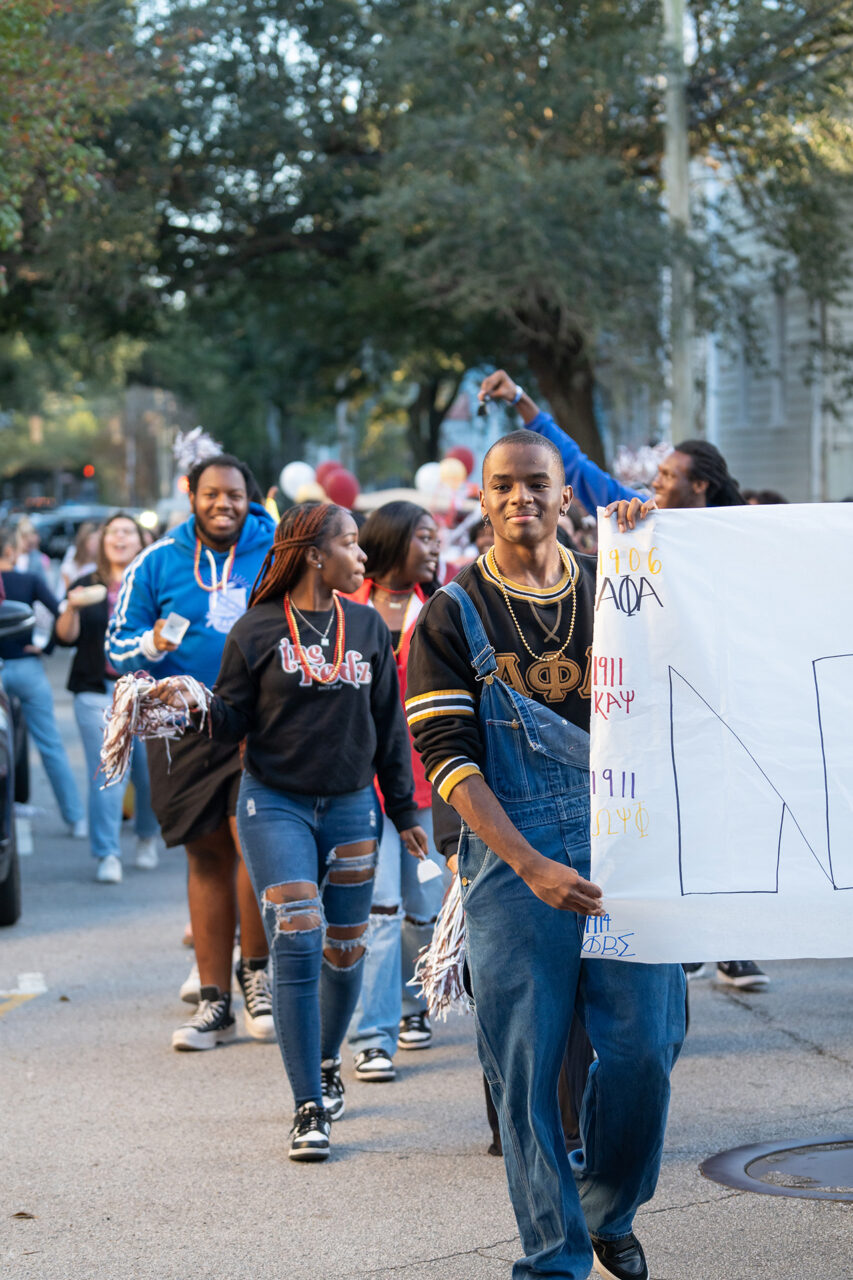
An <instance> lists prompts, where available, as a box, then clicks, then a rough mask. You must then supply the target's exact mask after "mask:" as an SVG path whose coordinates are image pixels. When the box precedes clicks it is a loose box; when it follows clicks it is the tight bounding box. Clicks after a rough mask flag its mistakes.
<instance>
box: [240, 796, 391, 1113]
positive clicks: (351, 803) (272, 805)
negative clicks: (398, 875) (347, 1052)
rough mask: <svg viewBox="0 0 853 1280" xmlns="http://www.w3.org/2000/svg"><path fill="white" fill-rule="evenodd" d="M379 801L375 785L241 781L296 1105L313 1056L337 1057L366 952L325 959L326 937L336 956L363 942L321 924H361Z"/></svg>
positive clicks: (246, 852)
mask: <svg viewBox="0 0 853 1280" xmlns="http://www.w3.org/2000/svg"><path fill="white" fill-rule="evenodd" d="M377 808H378V806H377V803H376V794H375V792H374V790H373V787H365V788H364V789H363V790H361V791H355V792H352V793H351V794H348V795H339V796H303V795H296V794H294V793H293V792H287V791H277V790H274V789H273V788H271V787H265V786H264V785H263V783H261V782H258V780H257V779H256V778H253V777H252V776H251V775H250V774H248V773H244V774H243V779H242V782H241V784H240V795H239V798H238V801H237V830H238V832H239V835H240V846H241V848H242V851H243V858H244V860H245V863H246V867H247V868H248V871H249V875H250V876H251V879H252V884H253V886H254V889H255V893H256V894H257V895H258V901H259V904H260V908H261V916H262V918H263V922H264V930H265V932H266V935H267V941H268V943H269V949H270V956H271V957H272V987H273V1020H274V1022H275V1029H276V1036H277V1038H278V1043H279V1048H280V1049H281V1056H282V1058H283V1060H284V1068H285V1071H286V1072H287V1076H288V1079H289V1080H290V1086H291V1088H292V1090H293V1099H294V1103H295V1105H296V1106H297V1107H300V1106H302V1104H303V1103H304V1102H317V1103H319V1102H320V1100H321V1097H322V1088H321V1077H320V1063H321V1061H323V1060H324V1059H329V1058H335V1057H337V1054H338V1052H339V1050H340V1047H341V1044H342V1042H343V1038H344V1036H345V1034H346V1029H347V1024H348V1023H349V1020H350V1018H351V1017H352V1012H353V1009H354V1008H355V1004H356V1001H357V1000H358V992H359V987H360V986H361V974H362V969H363V965H364V957H363V956H360V957H359V958H358V959H357V960H356V961H355V963H354V964H343V965H342V966H339V965H335V964H332V963H331V962H330V960H329V959H328V958H327V956H326V955H324V943H325V950H326V951H327V952H328V951H333V952H337V953H339V954H340V953H343V954H342V955H340V959H341V960H342V961H344V960H345V959H346V953H347V952H350V951H356V950H358V949H359V948H361V947H363V946H364V938H363V937H361V936H359V937H352V936H350V937H346V936H344V937H341V936H330V935H329V932H328V930H329V929H333V930H334V931H335V935H342V934H343V935H346V934H350V935H352V934H353V933H354V932H355V928H354V927H362V926H363V927H366V925H367V921H368V916H369V914H370V900H371V897H372V896H373V869H374V867H375V865H376V848H375V845H376V830H377V816H376V814H377ZM364 841H370V842H372V844H373V849H372V851H371V852H370V853H368V854H365V855H358V856H355V857H352V856H344V855H338V854H337V849H338V848H339V847H343V846H346V845H351V844H361V843H362V842H364ZM300 882H301V883H303V884H307V885H309V886H310V888H311V890H312V892H311V894H310V896H308V897H306V896H304V895H303V896H300V895H299V894H298V893H297V894H296V896H295V897H294V896H293V895H292V894H291V896H290V898H288V896H287V888H288V886H289V885H297V884H299V883H300ZM272 890H275V891H276V892H275V893H271V892H270V891H272ZM280 897H281V898H283V899H284V900H283V901H277V900H275V899H277V898H280ZM324 929H325V930H327V932H326V934H325V938H324Z"/></svg>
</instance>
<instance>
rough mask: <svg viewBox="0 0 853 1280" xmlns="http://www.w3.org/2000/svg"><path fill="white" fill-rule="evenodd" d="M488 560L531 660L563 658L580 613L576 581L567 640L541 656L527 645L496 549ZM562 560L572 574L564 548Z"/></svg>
mask: <svg viewBox="0 0 853 1280" xmlns="http://www.w3.org/2000/svg"><path fill="white" fill-rule="evenodd" d="M487 558H488V563H489V568H490V569H491V570H492V571H493V572H494V574H495V576H496V578H497V580H498V582H499V583H500V586H501V591H502V592H503V598H504V600H505V602H506V607H507V609H508V610H509V616H510V617H511V618H512V620H513V622H514V623H515V629H516V631H517V632H518V634H519V635H520V637H521V643H522V644H523V645H524V647H525V649H526V650H527V652H528V653H529V654H530V656H531V658H535V659H536V661H537V662H556V661H557V659H558V658H561V657H562V656H563V653H564V652H565V650H566V649H567V647H568V645H569V641H570V640H571V638H572V635H573V634H574V630H575V617H576V616H577V611H578V595H577V592H576V591H575V579H574V578H572V585H571V596H572V621H571V624H570V626H569V634H568V635H567V636H566V638H565V640H564V641H563V643H562V644H561V645H560V647H559V649H558V650H557V651H556V653H543V654H542V655H541V656H540V655H539V654H538V653H534V652H533V650H532V649H531V647H530V645H529V644H528V643H527V640H526V639H525V636H524V632H523V631H522V629H521V627H520V626H519V625H518V618H516V616H515V610H514V609H513V607H512V604H511V602H510V598H509V592H508V591H507V589H506V583H505V582H504V579H503V574H502V573H501V571H500V569H499V568H498V562H497V560H496V559H495V549H494V547H490V548H489V553H488V557H487ZM560 558H561V559H562V561H563V565H564V567H565V568H566V570H567V571H568V572H569V573H571V572H572V567H573V562H572V560H571V559H570V558H569V556H568V555H567V553H566V552H564V550H563V548H562V547H560Z"/></svg>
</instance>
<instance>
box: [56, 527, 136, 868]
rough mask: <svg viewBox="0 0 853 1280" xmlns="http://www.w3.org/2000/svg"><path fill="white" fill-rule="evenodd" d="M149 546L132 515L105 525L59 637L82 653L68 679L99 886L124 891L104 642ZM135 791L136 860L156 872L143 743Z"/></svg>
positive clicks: (110, 670) (65, 610) (72, 592)
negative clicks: (105, 762)
mask: <svg viewBox="0 0 853 1280" xmlns="http://www.w3.org/2000/svg"><path fill="white" fill-rule="evenodd" d="M142 547H143V538H142V529H141V528H140V527H139V525H138V524H137V523H136V521H135V520H134V519H133V517H132V516H129V515H126V514H125V513H124V512H117V513H116V515H113V516H110V518H109V520H107V521H106V523H105V524H104V525H102V527H101V530H100V533H99V535H98V536H97V539H96V546H95V547H94V554H95V568H94V570H93V571H91V572H88V573H85V574H83V575H82V576H80V577H77V578H75V579H73V580H72V581H71V582H70V584H69V589H68V595H67V597H66V599H65V601H64V604H63V606H61V607H62V612H61V613H60V615H59V617H58V618H57V620H56V628H55V635H56V639H57V641H58V642H59V643H60V644H61V645H67V646H69V647H70V646H75V647H76V652H75V654H74V659H73V661H72V663H71V670H70V672H69V674H68V685H67V687H68V689H69V690H70V691H71V693H73V694H74V715H75V718H76V720H77V728H78V729H79V730H80V737H81V739H82V742H83V751H84V753H85V756H86V776H87V778H88V781H89V843H90V846H91V849H92V856H93V857H94V858H96V859H97V862H98V866H97V870H96V872H95V879H96V880H98V881H100V883H101V884H119V883H120V881H121V879H122V865H121V823H122V801H123V798H124V797H123V791H124V788H122V787H106V788H105V787H103V785H102V782H103V780H102V778H101V777H100V751H101V744H102V742H103V737H104V713H105V711H107V710H108V709H109V707H110V706H111V705H112V699H113V689H114V687H115V682H116V677H117V675H118V672H117V671H116V670H115V668H114V667H113V666H112V665H111V664H110V663H108V662H107V659H106V654H105V652H104V638H105V636H106V631H107V623H108V622H109V619H110V615H111V614H112V613H113V611H114V609H115V604H116V600H117V599H118V593H119V588H120V587H121V582H122V577H123V575H124V571H125V569H126V568H127V566H128V565H129V564H130V563H131V561H132V560H133V559H134V558H135V557H136V556H138V555H139V553H140V551H141V550H142ZM130 777H131V781H132V782H133V786H134V792H135V805H134V809H135V827H136V860H135V865H136V866H137V867H140V868H141V869H143V870H151V869H153V868H154V867H156V866H157V862H158V857H157V832H158V826H157V819H156V817H155V816H154V811H153V810H152V808H151V789H150V785H149V781H148V765H147V762H146V758H145V748H144V746H143V744H142V743H141V742H140V741H139V740H136V741H134V744H133V751H132V754H131V760H130Z"/></svg>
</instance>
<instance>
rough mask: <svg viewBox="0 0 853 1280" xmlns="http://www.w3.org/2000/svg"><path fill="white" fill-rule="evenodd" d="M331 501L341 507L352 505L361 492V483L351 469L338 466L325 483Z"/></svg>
mask: <svg viewBox="0 0 853 1280" xmlns="http://www.w3.org/2000/svg"><path fill="white" fill-rule="evenodd" d="M323 488H324V489H325V490H326V496H327V498H328V499H329V501H330V502H334V503H336V505H337V506H339V507H351V506H352V504H353V503H354V502H355V500H356V498H357V497H358V495H359V494H360V493H361V485H360V484H359V483H358V481H357V480H356V478H355V476H354V475H353V473H352V472H351V471H345V470H344V468H343V467H338V469H337V471H333V472H332V474H331V475H330V476H329V477H328V479H327V480H326V481H325V483H324V484H323Z"/></svg>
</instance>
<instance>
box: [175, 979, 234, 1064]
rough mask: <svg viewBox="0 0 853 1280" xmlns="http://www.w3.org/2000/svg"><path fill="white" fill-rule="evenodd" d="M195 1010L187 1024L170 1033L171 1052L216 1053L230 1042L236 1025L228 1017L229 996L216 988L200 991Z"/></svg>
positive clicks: (229, 1011) (204, 988)
mask: <svg viewBox="0 0 853 1280" xmlns="http://www.w3.org/2000/svg"><path fill="white" fill-rule="evenodd" d="M200 995H201V999H200V1000H199V1002H198V1008H197V1009H196V1011H195V1013H194V1014H193V1016H192V1017H191V1018H190V1019H189V1021H188V1022H185V1023H184V1024H183V1026H180V1027H178V1029H177V1031H173V1032H172V1048H173V1049H180V1050H182V1051H187V1050H190V1051H192V1050H196V1051H197V1050H199V1049H215V1048H216V1046H217V1045H218V1044H224V1043H225V1042H226V1040H233V1039H234V1036H235V1034H236V1031H237V1024H236V1023H235V1021H234V1018H233V1016H232V1013H231V994H230V992H226V993H225V994H224V995H223V993H222V992H221V991H220V990H219V988H218V987H202V988H201V992H200Z"/></svg>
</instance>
